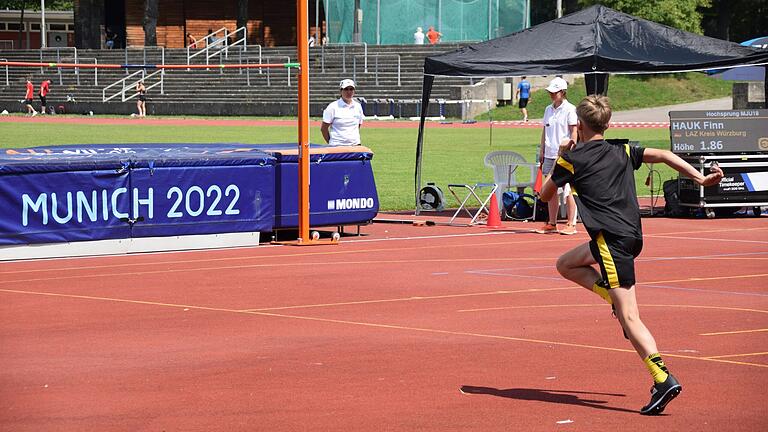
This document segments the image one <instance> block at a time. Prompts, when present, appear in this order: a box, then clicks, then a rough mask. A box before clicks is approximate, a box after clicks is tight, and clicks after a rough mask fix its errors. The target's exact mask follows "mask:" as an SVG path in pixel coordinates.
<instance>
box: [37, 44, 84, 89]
mask: <svg viewBox="0 0 768 432" xmlns="http://www.w3.org/2000/svg"><path fill="white" fill-rule="evenodd" d="M53 50H56V63H61V50H67V51H69V50H72V51H73V52H74V60H75V63H77V48H76V47H55V48H40V63H47V62H46V61H44V60H43V52H46V51H53ZM57 69H58V70H59V85H62V83H63V81H62V78H61V68H57ZM40 73H41V74H43V73H45V68H44V67H43V66H40ZM79 74H80V68H77V67H76V68H75V75H79Z"/></svg>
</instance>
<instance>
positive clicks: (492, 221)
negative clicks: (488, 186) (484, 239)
mask: <svg viewBox="0 0 768 432" xmlns="http://www.w3.org/2000/svg"><path fill="white" fill-rule="evenodd" d="M488 206H489V208H488V221H487V222H486V226H487V227H488V228H501V215H499V202H498V201H496V194H495V193H494V194H493V195H491V202H490V203H489V204H488Z"/></svg>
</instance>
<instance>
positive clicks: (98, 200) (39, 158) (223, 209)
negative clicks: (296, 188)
mask: <svg viewBox="0 0 768 432" xmlns="http://www.w3.org/2000/svg"><path fill="white" fill-rule="evenodd" d="M274 165H275V158H274V157H273V156H270V155H269V154H266V153H264V152H261V151H259V150H258V149H257V148H255V147H253V146H240V145H212V146H206V145H195V144H191V145H190V144H156V145H148V144H140V145H132V144H119V145H82V146H50V147H36V148H30V149H6V150H5V151H4V152H3V154H1V155H0V199H2V202H3V203H4V205H3V206H0V245H8V244H33V243H55V242H63V241H81V240H102V239H114V238H129V237H148V236H176V235H191V234H210V233H223V232H257V231H270V230H272V224H273V219H274V199H275V198H274V190H275V187H274V178H275V174H274Z"/></svg>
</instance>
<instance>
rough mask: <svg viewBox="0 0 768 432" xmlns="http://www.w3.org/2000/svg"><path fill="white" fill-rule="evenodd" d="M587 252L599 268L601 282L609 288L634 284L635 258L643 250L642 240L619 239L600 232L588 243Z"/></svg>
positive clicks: (631, 238) (633, 238) (619, 237)
mask: <svg viewBox="0 0 768 432" xmlns="http://www.w3.org/2000/svg"><path fill="white" fill-rule="evenodd" d="M589 250H590V251H591V252H592V256H593V257H594V258H595V261H597V264H598V265H599V266H600V274H601V275H602V276H603V280H605V281H606V282H608V285H609V286H610V287H611V288H618V287H620V286H622V287H630V286H632V285H634V284H635V258H637V256H638V255H640V251H642V250H643V239H642V238H635V237H621V236H617V235H613V234H609V233H605V232H603V231H600V232H599V233H597V235H596V236H594V238H593V239H592V241H590V242H589Z"/></svg>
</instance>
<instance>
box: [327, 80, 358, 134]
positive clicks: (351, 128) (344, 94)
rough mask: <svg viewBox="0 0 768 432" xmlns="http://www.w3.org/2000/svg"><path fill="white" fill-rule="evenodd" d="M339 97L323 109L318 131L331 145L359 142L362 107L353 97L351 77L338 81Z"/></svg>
mask: <svg viewBox="0 0 768 432" xmlns="http://www.w3.org/2000/svg"><path fill="white" fill-rule="evenodd" d="M339 91H340V92H341V97H340V98H339V99H338V100H336V101H334V102H331V103H330V104H328V106H327V107H326V108H325V110H324V111H323V125H322V126H321V127H320V132H322V134H323V138H325V142H327V143H328V145H332V146H349V145H359V144H360V126H361V125H362V124H363V117H364V115H363V107H362V106H360V103H359V102H357V101H356V100H354V99H353V96H354V95H355V82H354V81H352V80H351V79H345V80H342V81H341V83H339Z"/></svg>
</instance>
